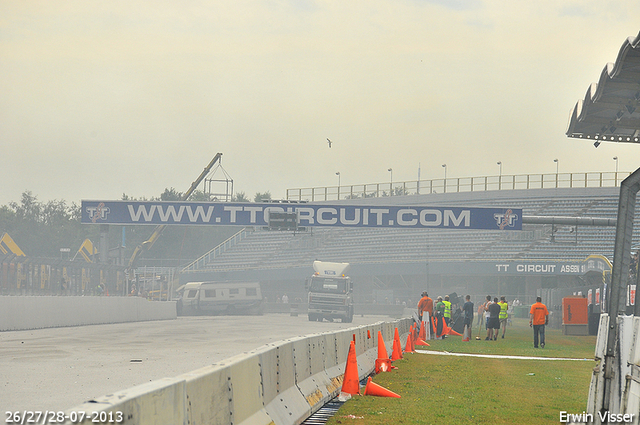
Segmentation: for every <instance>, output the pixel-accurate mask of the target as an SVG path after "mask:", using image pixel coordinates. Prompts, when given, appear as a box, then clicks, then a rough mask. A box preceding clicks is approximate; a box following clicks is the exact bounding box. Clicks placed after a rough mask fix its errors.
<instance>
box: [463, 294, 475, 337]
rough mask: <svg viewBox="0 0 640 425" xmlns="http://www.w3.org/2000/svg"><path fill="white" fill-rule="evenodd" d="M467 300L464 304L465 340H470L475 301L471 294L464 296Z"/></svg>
mask: <svg viewBox="0 0 640 425" xmlns="http://www.w3.org/2000/svg"><path fill="white" fill-rule="evenodd" d="M464 298H465V299H466V300H467V302H465V303H464V305H463V306H462V311H463V312H464V332H463V333H462V334H463V335H464V338H463V340H464V341H469V340H470V339H471V333H472V332H471V326H472V325H473V303H472V302H471V295H467V296H466V297H464Z"/></svg>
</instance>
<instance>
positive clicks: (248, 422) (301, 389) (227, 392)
mask: <svg viewBox="0 0 640 425" xmlns="http://www.w3.org/2000/svg"><path fill="white" fill-rule="evenodd" d="M412 322H413V319H408V318H407V319H400V320H396V321H392V322H379V323H375V324H372V325H366V326H360V327H355V328H351V329H346V330H341V331H337V332H331V333H322V334H314V335H310V336H305V337H299V338H292V339H287V340H284V341H280V342H276V343H271V344H267V345H264V346H262V347H260V348H257V349H256V350H253V351H250V352H247V353H243V354H240V355H237V356H235V357H232V358H229V359H227V360H225V361H222V362H219V363H216V364H213V365H210V366H206V367H204V368H202V369H198V370H195V371H193V372H190V373H185V374H183V375H180V376H177V377H175V378H165V379H160V380H157V381H152V382H149V383H147V384H143V385H140V386H137V387H133V388H131V389H127V390H123V391H119V392H116V393H114V394H110V395H106V396H103V397H99V398H96V399H95V400H90V401H88V402H86V403H84V404H82V405H80V406H76V407H74V408H72V409H69V410H68V411H67V412H66V414H67V415H72V416H74V418H73V419H74V420H73V421H72V420H69V421H67V422H65V423H67V424H71V423H83V424H84V423H86V424H89V423H91V420H92V417H86V418H84V419H83V420H80V418H79V417H78V416H77V412H95V413H94V414H93V416H95V417H98V418H101V417H104V418H105V419H108V418H111V417H113V418H120V419H121V422H120V423H122V424H126V425H147V424H156V425H162V424H167V425H178V424H184V425H187V424H189V425H199V424H213V425H216V424H221V425H222V424H224V425H271V424H273V425H295V424H300V423H302V422H303V421H304V420H305V419H306V418H307V417H309V416H310V415H312V414H313V413H314V412H316V411H317V410H318V409H320V408H321V407H322V406H323V405H324V404H325V403H327V402H328V401H330V400H331V399H333V398H334V397H335V396H337V395H338V394H339V392H340V389H341V387H342V381H343V378H344V373H345V367H346V360H347V355H348V352H349V346H350V343H351V341H353V340H355V347H356V355H357V361H358V376H359V378H360V379H362V378H364V377H366V376H367V375H369V374H371V372H372V371H373V370H374V366H375V360H376V358H377V354H378V351H377V350H378V348H377V347H378V332H380V333H381V334H382V337H383V339H384V340H385V344H386V346H387V347H391V346H392V344H391V342H392V341H393V336H394V332H395V329H396V328H397V329H398V332H399V333H400V334H401V335H402V336H401V338H400V339H401V341H402V340H404V339H406V335H407V334H408V332H409V328H410V325H411V323H412ZM387 350H389V349H388V348H387Z"/></svg>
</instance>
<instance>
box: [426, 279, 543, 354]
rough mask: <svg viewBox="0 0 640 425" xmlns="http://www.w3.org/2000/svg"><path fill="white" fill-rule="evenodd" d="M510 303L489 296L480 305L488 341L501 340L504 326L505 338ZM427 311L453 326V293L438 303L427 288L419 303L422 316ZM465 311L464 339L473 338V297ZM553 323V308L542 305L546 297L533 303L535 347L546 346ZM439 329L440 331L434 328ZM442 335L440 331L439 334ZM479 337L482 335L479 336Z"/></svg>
mask: <svg viewBox="0 0 640 425" xmlns="http://www.w3.org/2000/svg"><path fill="white" fill-rule="evenodd" d="M508 310H509V304H508V303H507V301H506V299H505V297H500V299H499V300H498V298H497V297H494V298H493V299H492V298H491V295H487V297H486V300H485V302H484V303H482V304H481V305H480V306H479V307H478V324H480V323H482V320H483V318H484V324H485V327H486V329H487V336H486V338H485V341H497V339H498V335H499V334H500V329H502V337H501V338H502V339H504V337H505V334H506V331H507V320H508V318H509V313H508ZM425 312H427V313H428V314H429V317H436V318H438V317H443V318H444V321H445V323H446V324H447V326H451V325H450V323H451V317H452V315H451V302H450V301H449V296H448V295H447V296H445V298H444V300H443V299H442V297H438V299H437V303H436V304H435V308H434V303H433V300H432V299H431V298H429V294H428V293H427V292H426V291H425V292H423V293H422V298H421V299H420V301H419V302H418V317H419V319H420V321H422V320H423V315H424V313H425ZM462 314H463V318H464V334H463V335H464V341H469V340H470V339H471V338H470V337H471V335H472V325H473V314H474V304H473V302H471V296H470V295H467V296H466V297H465V303H464V305H463V306H462ZM548 323H549V311H548V310H547V307H546V306H545V305H544V304H542V298H541V297H537V299H536V303H535V304H533V305H532V306H531V309H530V311H529V326H531V327H532V328H533V346H534V348H538V347H541V348H544V345H545V326H546V325H547V324H548ZM434 331H436V332H437V330H435V329H434ZM437 334H438V335H439V333H437ZM478 339H479V338H478Z"/></svg>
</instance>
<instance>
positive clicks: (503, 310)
mask: <svg viewBox="0 0 640 425" xmlns="http://www.w3.org/2000/svg"><path fill="white" fill-rule="evenodd" d="M498 305H499V306H500V327H501V328H502V339H504V333H505V332H506V331H507V318H508V317H509V313H508V312H507V310H508V309H509V304H507V301H506V300H505V297H500V302H499V303H498Z"/></svg>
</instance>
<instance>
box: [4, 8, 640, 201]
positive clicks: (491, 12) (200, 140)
mask: <svg viewBox="0 0 640 425" xmlns="http://www.w3.org/2000/svg"><path fill="white" fill-rule="evenodd" d="M638 31H640V8H639V7H638V3H637V1H635V0H619V1H615V2H614V1H603V0H575V1H573V0H567V1H559V0H536V1H531V0H526V1H523V0H512V1H488V0H486V1H481V0H469V1H464V0H394V1H387V0H369V1H344V0H343V1H304V0H301V1H293V0H291V1H286V0H281V1H277V0H274V1H243V0H234V1H190V0H186V1H182V2H176V1H174V0H171V1H162V0H158V1H136V0H134V1H132V0H126V1H117V0H115V1H92V0H70V1H64V0H57V1H50V0H47V1H28V0H27V1H16V0H0V158H1V159H2V161H1V164H2V165H1V166H0V181H1V182H2V183H1V184H0V205H4V204H6V203H8V202H10V201H19V199H20V195H21V193H22V192H24V191H25V190H30V191H32V192H33V193H34V194H35V195H36V196H37V197H38V199H39V200H41V201H48V200H53V199H64V200H66V201H67V202H69V203H70V202H79V201H80V200H81V199H104V200H112V199H120V198H121V196H122V194H123V193H126V194H128V195H130V196H134V197H142V196H145V197H150V196H158V195H159V194H160V193H162V191H163V190H164V189H165V188H168V187H175V188H176V189H177V190H178V191H185V190H187V188H188V187H189V186H190V184H191V182H192V181H193V180H194V179H195V178H196V177H197V176H198V175H199V174H200V172H201V171H202V169H203V167H204V166H205V165H207V164H208V162H209V161H210V159H211V158H212V157H213V156H214V155H215V153H216V152H222V153H223V162H222V165H223V166H224V168H225V169H226V170H227V172H228V173H229V174H230V175H231V177H232V178H233V179H234V183H235V189H236V191H244V192H246V193H247V195H249V196H250V197H251V198H253V195H254V194H255V193H256V192H258V191H260V192H264V191H267V190H268V191H270V192H271V193H272V195H273V197H274V198H284V197H285V190H286V189H287V188H299V187H313V186H325V185H336V184H337V182H338V180H337V176H336V172H338V171H339V172H340V173H341V183H342V184H343V185H348V184H361V183H376V182H388V181H389V177H390V176H389V172H388V171H387V169H388V168H393V180H394V181H403V180H415V179H416V178H417V173H418V164H420V165H421V178H422V179H431V178H442V177H443V168H442V167H441V165H442V164H444V163H446V164H447V176H448V177H469V176H483V175H497V174H498V172H499V167H498V165H497V161H501V162H502V163H503V174H526V173H555V171H556V164H555V163H554V162H553V160H554V159H555V158H558V160H559V171H560V172H585V171H614V169H615V162H614V161H613V159H612V158H613V156H618V157H619V158H620V162H619V167H620V170H621V171H633V170H635V169H636V168H638V167H639V166H640V161H638V159H639V157H640V156H639V155H638V153H639V152H640V151H639V150H640V146H637V145H630V144H615V143H603V144H602V145H601V146H600V147H599V148H598V149H595V148H594V147H593V145H592V143H590V142H587V141H580V140H576V139H569V138H567V137H566V136H565V131H566V127H567V123H568V119H569V112H570V110H571V108H572V107H573V105H574V104H575V103H576V101H577V100H578V99H580V98H583V97H584V95H585V92H586V90H587V88H588V87H589V85H590V84H591V83H592V82H596V81H597V80H598V77H599V75H600V73H601V71H602V69H603V68H604V66H605V64H606V63H607V62H613V61H615V59H616V57H617V54H618V51H619V49H620V47H621V45H622V43H623V41H624V40H625V39H626V38H627V37H629V36H635V35H637V34H638ZM327 138H330V139H331V140H332V141H333V142H334V144H333V147H332V148H331V149H329V147H328V144H327V142H326V139H327Z"/></svg>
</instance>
